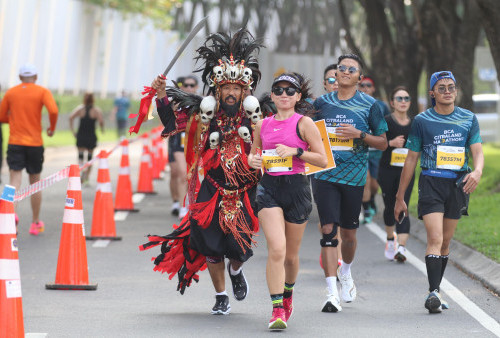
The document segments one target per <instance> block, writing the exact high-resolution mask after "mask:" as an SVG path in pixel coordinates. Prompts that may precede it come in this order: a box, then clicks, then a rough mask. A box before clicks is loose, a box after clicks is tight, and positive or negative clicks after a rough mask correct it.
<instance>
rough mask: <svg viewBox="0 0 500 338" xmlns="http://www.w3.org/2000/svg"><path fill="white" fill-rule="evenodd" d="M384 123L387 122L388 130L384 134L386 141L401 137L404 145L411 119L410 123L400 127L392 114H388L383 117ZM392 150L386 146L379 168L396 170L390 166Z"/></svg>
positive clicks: (392, 148)
mask: <svg viewBox="0 0 500 338" xmlns="http://www.w3.org/2000/svg"><path fill="white" fill-rule="evenodd" d="M385 121H386V122H387V127H388V128H389V130H388V131H387V132H386V134H385V135H386V136H387V141H390V140H392V139H393V138H395V137H397V136H399V135H403V136H404V138H405V143H406V140H408V134H409V133H410V129H411V124H412V122H413V119H410V123H408V124H407V125H406V126H402V125H401V124H399V122H398V121H396V119H395V118H394V117H393V116H392V114H390V115H387V116H385ZM394 149H395V148H394V147H390V146H388V147H387V149H386V150H384V152H383V153H382V157H381V158H380V167H384V168H398V167H394V166H391V153H392V151H393V150H394ZM399 168H400V167H399ZM400 169H401V168H400Z"/></svg>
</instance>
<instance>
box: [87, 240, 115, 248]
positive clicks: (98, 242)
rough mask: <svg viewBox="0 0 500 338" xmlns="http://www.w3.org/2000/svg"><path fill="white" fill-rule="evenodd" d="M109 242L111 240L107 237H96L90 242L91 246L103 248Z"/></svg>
mask: <svg viewBox="0 0 500 338" xmlns="http://www.w3.org/2000/svg"><path fill="white" fill-rule="evenodd" d="M109 242H111V241H110V240H109V239H98V240H96V241H95V242H94V244H92V247H93V248H105V247H107V246H108V244H109Z"/></svg>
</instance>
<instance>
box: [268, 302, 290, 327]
mask: <svg viewBox="0 0 500 338" xmlns="http://www.w3.org/2000/svg"><path fill="white" fill-rule="evenodd" d="M284 329H286V319H285V310H284V309H283V308H282V307H275V308H273V316H272V317H271V320H270V321H269V330H284Z"/></svg>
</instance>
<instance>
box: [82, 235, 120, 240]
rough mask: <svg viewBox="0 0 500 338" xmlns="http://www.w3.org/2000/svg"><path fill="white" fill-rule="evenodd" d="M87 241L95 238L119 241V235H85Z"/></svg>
mask: <svg viewBox="0 0 500 338" xmlns="http://www.w3.org/2000/svg"><path fill="white" fill-rule="evenodd" d="M85 239H86V240H87V241H93V240H95V239H109V240H110V241H121V240H122V238H121V237H120V236H85Z"/></svg>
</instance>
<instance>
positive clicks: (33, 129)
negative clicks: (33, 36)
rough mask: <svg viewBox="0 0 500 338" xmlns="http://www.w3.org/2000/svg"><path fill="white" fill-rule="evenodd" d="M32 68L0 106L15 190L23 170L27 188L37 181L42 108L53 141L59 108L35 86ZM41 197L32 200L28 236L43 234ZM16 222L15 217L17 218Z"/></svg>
mask: <svg viewBox="0 0 500 338" xmlns="http://www.w3.org/2000/svg"><path fill="white" fill-rule="evenodd" d="M37 74H38V73H37V70H36V68H35V66H33V65H31V64H26V65H24V66H22V67H21V68H20V70H19V78H20V79H21V82H22V83H21V84H19V85H17V86H15V87H13V88H11V89H9V90H8V91H7V92H6V93H5V96H4V98H3V100H2V102H1V104H0V122H6V123H9V129H10V136H9V143H8V147H7V164H8V165H9V169H10V183H9V184H10V185H13V186H14V187H15V188H16V190H18V189H19V187H20V186H21V178H22V170H23V169H24V168H26V171H27V172H28V174H29V181H30V184H33V183H35V182H38V181H39V180H40V173H41V172H42V164H43V151H44V148H43V140H42V108H43V106H45V107H46V108H47V110H48V111H49V119H50V127H49V128H48V129H47V135H48V136H49V137H52V135H54V131H55V129H56V124H57V116H58V115H57V114H58V108H57V105H56V102H55V101H54V97H53V96H52V94H51V92H50V91H49V90H48V89H46V88H44V87H41V86H38V85H36V84H35V82H36V80H37ZM41 204H42V193H41V192H38V193H36V194H34V195H32V196H31V208H32V211H33V223H31V227H30V234H32V235H38V234H39V233H40V232H43V231H44V224H43V222H42V221H40V219H39V215H40V206H41ZM16 220H17V215H16Z"/></svg>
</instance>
